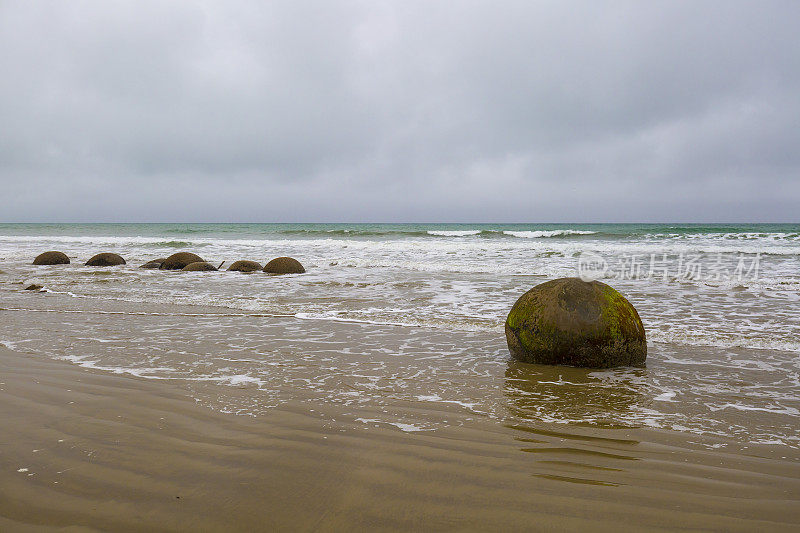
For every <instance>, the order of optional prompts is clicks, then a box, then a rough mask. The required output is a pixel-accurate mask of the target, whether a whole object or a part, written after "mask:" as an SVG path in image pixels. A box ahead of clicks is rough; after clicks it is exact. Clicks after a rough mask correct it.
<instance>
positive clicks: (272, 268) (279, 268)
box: [264, 257, 306, 274]
mask: <svg viewBox="0 0 800 533" xmlns="http://www.w3.org/2000/svg"><path fill="white" fill-rule="evenodd" d="M305 271H306V269H305V268H303V265H301V264H300V261H298V260H297V259H293V258H291V257H277V258H275V259H273V260H272V261H270V262H269V263H267V265H266V266H265V267H264V272H267V273H269V274H302V273H303V272H305Z"/></svg>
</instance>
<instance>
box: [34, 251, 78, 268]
mask: <svg viewBox="0 0 800 533" xmlns="http://www.w3.org/2000/svg"><path fill="white" fill-rule="evenodd" d="M33 264H34V265H68V264H69V257H67V254H65V253H63V252H44V253H43V254H39V255H37V256H36V259H34V260H33Z"/></svg>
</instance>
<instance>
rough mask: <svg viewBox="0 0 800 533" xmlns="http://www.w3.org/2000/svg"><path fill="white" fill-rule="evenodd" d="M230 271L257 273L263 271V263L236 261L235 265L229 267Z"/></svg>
mask: <svg viewBox="0 0 800 533" xmlns="http://www.w3.org/2000/svg"><path fill="white" fill-rule="evenodd" d="M228 270H232V271H234V272H255V271H256V270H261V263H257V262H255V261H247V260H242V261H234V263H233V264H232V265H231V266H229V267H228Z"/></svg>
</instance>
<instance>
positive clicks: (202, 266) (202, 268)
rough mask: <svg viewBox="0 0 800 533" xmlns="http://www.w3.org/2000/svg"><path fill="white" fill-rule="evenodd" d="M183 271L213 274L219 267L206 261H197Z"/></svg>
mask: <svg viewBox="0 0 800 533" xmlns="http://www.w3.org/2000/svg"><path fill="white" fill-rule="evenodd" d="M181 270H182V271H183V272H212V271H216V270H217V267H215V266H214V265H212V264H211V263H207V262H205V261H195V262H194V263H189V264H188V265H186V266H185V267H183V268H182V269H181Z"/></svg>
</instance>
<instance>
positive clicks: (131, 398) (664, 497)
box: [0, 347, 800, 531]
mask: <svg viewBox="0 0 800 533" xmlns="http://www.w3.org/2000/svg"><path fill="white" fill-rule="evenodd" d="M0 363H1V364H0V368H2V370H1V371H0V376H1V377H0V383H2V385H0V421H1V422H0V423H2V430H1V431H2V432H1V433H0V434H2V435H3V436H4V437H3V444H2V446H0V451H1V452H2V453H0V468H1V469H2V470H3V471H4V474H3V475H2V478H1V479H2V480H1V481H0V526H1V527H2V528H3V529H5V530H9V531H17V530H20V531H24V530H26V529H35V530H42V529H47V528H52V529H57V528H63V527H68V526H75V527H78V528H82V530H89V531H92V530H109V529H113V530H117V531H136V530H151V531H177V530H186V529H203V530H209V531H223V530H253V529H255V530H258V529H265V528H266V529H275V530H298V529H301V530H302V529H319V530H341V529H352V528H371V529H379V530H397V529H426V530H448V529H461V530H465V529H466V530H478V529H485V528H487V527H494V528H503V529H507V530H530V529H539V530H576V529H585V528H591V529H592V530H601V531H602V530H608V531H610V530H612V529H613V530H618V528H619V525H620V524H622V523H626V524H629V525H630V524H634V525H636V527H637V529H639V530H645V531H647V530H652V531H658V530H670V529H675V528H698V529H703V530H718V531H723V530H724V531H751V530H754V529H763V528H769V529H770V530H773V531H777V530H787V531H788V530H792V529H795V528H796V527H797V525H798V524H800V509H799V508H798V506H797V501H798V499H800V465H798V462H797V457H796V455H797V453H796V452H795V451H794V450H789V449H787V450H786V453H785V454H778V455H774V454H773V455H761V456H759V455H758V453H767V452H768V449H767V448H766V447H765V448H763V451H762V452H758V453H755V454H742V453H720V452H718V451H714V450H708V451H703V450H693V449H688V448H686V447H685V439H686V436H685V435H681V434H676V433H674V432H668V431H649V430H644V429H634V430H599V429H595V428H585V427H582V428H576V427H572V426H566V427H561V428H559V427H554V426H547V425H541V427H539V426H538V425H537V426H533V425H502V424H497V423H495V422H492V421H488V420H476V421H472V422H469V423H465V424H464V425H462V426H460V427H450V428H443V429H439V430H436V431H423V432H414V433H405V432H402V431H399V430H398V429H397V428H393V427H387V426H385V425H376V426H375V427H372V426H369V427H366V428H364V427H356V426H353V424H351V423H349V422H348V421H347V420H341V421H339V422H337V423H335V424H332V423H330V420H329V419H323V418H322V417H320V416H318V414H315V413H318V412H319V411H320V410H325V409H327V407H326V406H324V405H322V406H318V405H309V404H306V403H303V402H291V403H289V404H286V405H284V406H281V407H280V408H275V409H273V410H271V411H270V412H269V413H268V414H266V415H263V416H258V417H247V416H236V415H231V414H225V413H219V412H216V411H213V410H211V409H209V408H206V407H203V406H201V405H198V404H197V402H196V401H195V400H193V399H192V398H190V397H189V395H188V394H187V393H186V392H185V391H184V390H183V389H182V388H181V387H180V386H177V385H175V384H173V383H169V382H167V381H160V380H159V381H156V380H148V379H145V378H137V377H134V376H129V375H119V374H111V373H108V372H105V371H100V370H91V369H85V368H80V367H77V366H76V365H73V364H70V363H68V362H65V361H56V360H52V359H49V358H46V357H44V356H39V355H34V354H23V353H18V352H14V351H11V350H8V349H6V348H3V347H0ZM407 408H408V409H415V410H418V411H419V410H422V409H424V407H421V406H419V405H414V406H411V405H409V406H407ZM312 409H313V411H312ZM453 413H454V415H455V414H456V411H455V410H454V411H453ZM356 414H357V415H359V416H360V417H361V418H364V419H369V418H370V416H371V412H370V410H369V409H363V410H361V411H359V412H358V413H356ZM332 416H334V417H335V414H332ZM753 451H754V452H755V450H753ZM780 455H784V456H786V457H789V458H788V459H781V458H780ZM21 469H27V470H26V471H20V470H21Z"/></svg>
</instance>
